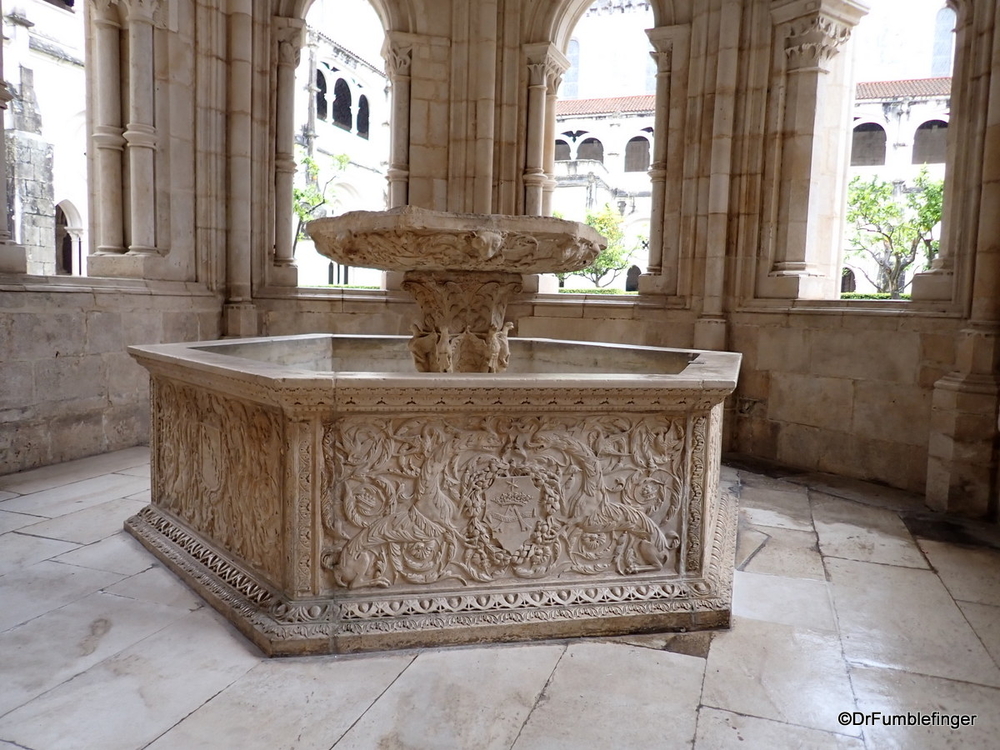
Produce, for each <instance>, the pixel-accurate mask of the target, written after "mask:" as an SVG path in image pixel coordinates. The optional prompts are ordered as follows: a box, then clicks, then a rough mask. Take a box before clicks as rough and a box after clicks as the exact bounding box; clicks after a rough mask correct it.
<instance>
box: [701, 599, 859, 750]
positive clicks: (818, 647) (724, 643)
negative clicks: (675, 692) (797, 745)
mask: <svg viewBox="0 0 1000 750" xmlns="http://www.w3.org/2000/svg"><path fill="white" fill-rule="evenodd" d="M853 704H854V695H853V693H852V690H851V683H850V680H849V679H848V676H847V667H846V665H845V664H844V661H843V657H842V654H841V651H840V639H839V638H838V637H837V635H836V633H834V632H830V631H814V630H807V629H803V628H796V627H792V626H789V625H783V624H778V623H774V622H766V621H763V620H753V619H739V620H737V622H736V626H735V627H734V628H733V629H732V630H731V631H729V632H726V633H719V634H718V635H717V636H716V637H715V639H714V640H713V642H712V650H711V651H710V652H709V654H708V663H707V665H706V670H705V686H704V689H703V694H702V705H704V706H708V707H711V708H719V709H724V710H727V711H732V712H735V713H739V714H743V715H748V716H755V717H758V718H762V719H771V720H774V721H779V722H783V723H789V724H795V725H798V726H803V727H810V728H812V729H820V730H823V731H828V732H843V731H846V732H847V733H849V734H852V735H854V736H858V735H859V734H860V731H859V730H853V729H848V730H844V729H843V728H842V727H841V726H840V725H839V724H838V723H837V716H836V712H837V711H842V710H851V707H852V706H853Z"/></svg>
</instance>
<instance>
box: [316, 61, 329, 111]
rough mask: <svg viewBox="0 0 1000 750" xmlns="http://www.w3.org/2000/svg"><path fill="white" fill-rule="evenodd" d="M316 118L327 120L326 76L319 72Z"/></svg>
mask: <svg viewBox="0 0 1000 750" xmlns="http://www.w3.org/2000/svg"><path fill="white" fill-rule="evenodd" d="M316 117H318V118H319V119H320V120H324V121H325V120H326V117H327V103H326V76H324V75H323V73H322V72H321V71H319V70H317V71H316Z"/></svg>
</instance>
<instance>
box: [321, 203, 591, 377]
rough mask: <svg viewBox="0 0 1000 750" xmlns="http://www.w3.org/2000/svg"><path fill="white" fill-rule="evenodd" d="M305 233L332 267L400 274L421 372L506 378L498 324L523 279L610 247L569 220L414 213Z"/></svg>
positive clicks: (402, 211) (367, 216) (336, 222)
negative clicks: (415, 317)
mask: <svg viewBox="0 0 1000 750" xmlns="http://www.w3.org/2000/svg"><path fill="white" fill-rule="evenodd" d="M308 231H309V234H310V235H311V236H312V238H313V240H315V242H316V249H317V250H318V251H319V252H320V254H322V255H324V256H326V257H327V258H330V259H331V260H335V261H337V262H338V263H343V264H345V265H355V266H364V267H367V268H378V269H381V270H383V271H403V272H404V277H403V289H404V291H408V292H409V293H410V294H412V295H413V297H414V299H416V301H417V304H418V305H419V306H420V312H421V315H422V320H421V322H420V323H415V324H414V326H413V338H412V339H411V340H410V351H411V352H412V353H413V362H414V364H415V366H416V368H417V370H418V371H420V372H503V371H504V370H505V369H506V367H507V355H508V352H509V350H510V347H509V345H508V342H507V333H508V331H509V330H510V329H511V328H512V327H513V325H512V324H505V323H504V318H505V316H506V312H507V302H508V301H509V299H510V297H511V295H513V294H516V293H518V292H520V291H521V275H522V274H525V273H559V272H563V271H577V270H579V269H581V268H584V267H585V266H587V265H589V264H590V263H591V262H592V261H593V260H594V258H596V257H597V254H598V253H599V252H600V251H601V250H602V249H603V248H604V247H605V246H606V245H607V243H606V241H605V239H604V237H602V236H601V235H600V234H598V232H597V231H596V230H594V229H593V228H591V227H588V226H586V225H585V224H579V223H577V222H574V221H565V220H563V219H556V218H552V217H546V216H487V215H479V214H451V213H442V212H438V211H427V210H425V209H421V208H414V207H413V206H404V207H402V208H396V209H393V210H391V211H380V212H372V211H354V212H351V213H347V214H344V215H342V216H334V217H331V218H327V219H318V220H316V221H312V222H310V223H309V225H308Z"/></svg>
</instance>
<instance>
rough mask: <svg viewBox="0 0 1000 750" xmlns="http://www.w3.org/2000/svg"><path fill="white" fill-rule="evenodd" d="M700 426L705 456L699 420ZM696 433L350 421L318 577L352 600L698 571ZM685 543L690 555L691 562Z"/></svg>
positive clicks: (490, 422)
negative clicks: (404, 591)
mask: <svg viewBox="0 0 1000 750" xmlns="http://www.w3.org/2000/svg"><path fill="white" fill-rule="evenodd" d="M697 420H700V424H699V427H700V428H701V429H700V439H701V441H702V445H704V422H705V418H704V417H699V418H696V420H694V421H697ZM694 421H689V420H688V419H687V418H684V417H668V416H664V415H644V414H622V415H598V416H581V415H561V414H545V415H540V416H526V415H511V416H507V415H504V416H497V415H492V416H491V415H469V414H464V415H454V416H449V417H448V418H442V417H371V416H352V417H347V418H344V419H342V420H340V421H338V422H335V423H333V424H331V425H328V426H327V428H326V431H325V435H324V441H323V451H324V459H323V460H324V462H325V463H326V471H325V472H324V473H325V476H326V479H325V484H324V487H323V490H322V498H323V500H322V519H323V527H324V529H323V531H324V535H325V538H324V551H323V558H322V565H323V568H324V569H325V570H326V571H327V572H328V574H329V580H330V583H331V584H334V585H336V586H342V587H348V588H352V589H364V588H369V587H389V586H392V587H399V586H402V587H410V586H436V587H441V586H449V585H451V586H454V585H455V584H459V585H461V584H479V585H482V584H490V583H503V582H505V581H506V582H509V581H512V580H520V581H522V582H523V581H530V580H547V581H553V580H559V581H560V582H572V581H586V580H593V579H594V577H596V576H600V577H602V578H603V579H604V580H606V579H607V577H609V576H610V577H612V578H615V577H628V578H629V579H636V578H637V577H639V578H641V577H642V576H643V575H644V574H653V575H656V576H659V577H661V578H662V576H664V575H668V576H669V575H680V574H682V573H683V572H685V571H686V570H688V569H689V568H691V567H693V568H695V569H697V568H698V567H699V565H700V558H699V552H698V551H699V550H700V549H701V545H700V543H699V542H698V541H694V540H696V539H697V538H698V537H700V534H701V527H700V519H701V515H702V514H701V511H700V509H698V510H696V511H694V512H692V510H691V509H690V508H689V507H688V506H689V504H691V503H700V502H701V501H702V491H701V487H700V485H701V481H702V477H701V476H699V477H697V478H696V477H694V476H693V474H694V473H699V474H701V472H699V467H698V466H693V465H692V461H691V443H692V438H693V433H694V432H695V431H696V430H693V429H692V428H691V425H692V424H694ZM699 458H700V460H699V462H698V464H699V466H703V465H704V463H703V462H704V457H699ZM692 480H697V481H695V484H697V485H699V486H698V490H697V491H694V492H692V491H691V489H690V488H691V485H692ZM685 538H687V539H689V540H691V541H694V543H693V545H692V544H688V545H687V546H688V552H689V553H690V552H691V549H690V548H691V547H692V546H693V547H694V550H695V554H694V557H691V556H690V554H689V555H688V558H687V560H685V559H684V556H683V555H682V551H681V550H682V547H683V546H684V545H683V544H682V541H683V540H684V539H685Z"/></svg>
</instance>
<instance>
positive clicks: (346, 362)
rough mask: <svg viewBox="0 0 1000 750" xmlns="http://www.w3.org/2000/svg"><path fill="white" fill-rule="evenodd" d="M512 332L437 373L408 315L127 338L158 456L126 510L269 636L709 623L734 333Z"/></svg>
mask: <svg viewBox="0 0 1000 750" xmlns="http://www.w3.org/2000/svg"><path fill="white" fill-rule="evenodd" d="M510 349H511V357H510V361H511V364H510V368H509V369H508V371H507V372H505V373H465V374H450V375H442V374H437V373H415V372H412V363H411V362H410V351H409V350H408V348H407V343H406V339H405V338H404V337H378V336H353V337H351V336H331V335H309V336H290V337H277V338H269V339H250V340H232V341H222V342H202V343H194V344H166V345H160V346H144V347H132V348H131V349H130V351H131V353H132V355H133V356H134V357H135V358H136V359H137V360H138V361H139V362H140V363H141V364H142V365H143V366H144V367H146V368H147V369H148V370H149V371H150V374H151V377H152V381H151V383H152V388H151V399H152V429H151V432H152V471H153V475H152V477H153V478H152V503H151V505H150V506H149V507H147V508H145V509H144V510H143V511H141V512H140V513H139V514H138V515H136V516H134V517H133V518H131V519H129V521H128V522H127V524H126V528H127V529H128V530H129V531H130V532H131V533H132V534H133V535H134V536H136V537H137V538H138V539H139V540H140V541H141V542H142V543H143V544H144V545H145V546H146V547H148V548H149V549H150V550H151V551H152V552H153V553H154V554H156V555H157V556H158V557H159V558H160V559H161V560H163V561H164V562H165V563H166V564H167V565H168V566H170V567H171V568H172V569H173V570H174V571H176V572H177V573H178V574H179V575H181V576H182V577H183V578H184V580H186V581H187V582H188V584H189V585H191V586H192V587H193V588H194V589H195V590H196V591H197V592H198V593H200V594H201V595H202V596H203V597H204V598H205V599H207V600H208V601H209V602H210V603H211V604H212V605H213V606H215V607H216V608H217V609H218V610H219V611H220V612H222V613H223V614H225V615H226V616H227V617H228V618H229V619H230V620H231V621H232V622H233V623H234V624H235V625H236V626H237V627H238V628H240V630H242V631H243V632H244V633H245V634H246V635H247V636H248V637H250V638H251V639H253V641H254V642H255V643H257V644H258V645H259V646H260V647H261V648H262V649H263V650H264V651H265V652H266V653H268V654H276V655H277V654H303V653H324V652H340V651H358V650H371V649H383V648H401V647H408V646H415V645H439V644H448V643H469V642H481V641H505V640H521V639H531V638H547V637H565V636H577V635H608V634H616V633H626V632H647V631H658V630H677V629H697V628H707V627H717V626H724V625H726V624H728V622H729V613H730V599H731V581H732V567H733V546H734V540H735V528H736V526H735V507H734V504H733V501H732V500H731V499H730V498H728V497H727V496H725V495H722V494H720V493H719V489H718V472H719V456H720V446H721V426H722V403H723V400H724V399H725V397H726V396H727V395H728V394H729V393H730V392H731V391H732V390H733V388H734V387H735V384H736V377H737V372H738V369H739V362H740V355H739V354H732V353H727V352H701V351H683V350H674V349H658V348H648V347H622V346H615V345H611V344H584V343H571V342H561V341H545V340H518V339H512V340H511V341H510Z"/></svg>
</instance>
